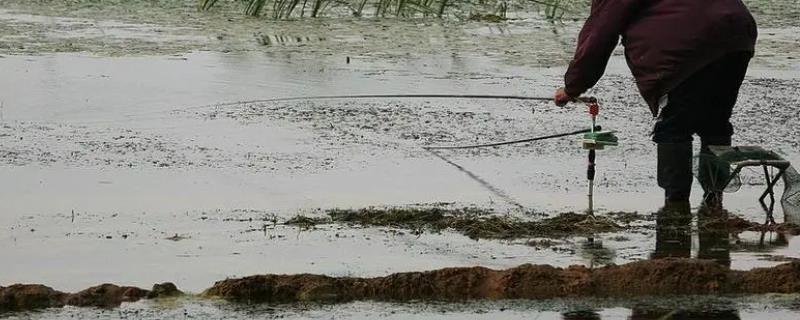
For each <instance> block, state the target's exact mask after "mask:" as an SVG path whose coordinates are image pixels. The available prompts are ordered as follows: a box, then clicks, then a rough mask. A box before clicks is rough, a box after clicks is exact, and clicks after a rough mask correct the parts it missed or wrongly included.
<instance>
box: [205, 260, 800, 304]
mask: <svg viewBox="0 0 800 320" xmlns="http://www.w3.org/2000/svg"><path fill="white" fill-rule="evenodd" d="M757 293H800V262H791V263H786V264H782V265H779V266H776V267H772V268H760V269H753V270H750V271H734V270H730V269H728V268H725V267H723V266H722V265H719V264H717V263H715V262H713V261H708V260H692V259H672V258H670V259H658V260H645V261H638V262H632V263H628V264H625V265H619V266H616V265H611V266H606V267H602V268H597V269H590V268H587V267H584V266H570V267H568V268H555V267H552V266H549V265H531V264H525V265H521V266H518V267H515V268H511V269H506V270H493V269H488V268H483V267H465V268H445V269H440V270H433V271H425V272H408V273H396V274H392V275H388V276H385V277H377V278H350V277H329V276H324V275H313V274H299V275H256V276H250V277H245V278H238V279H227V280H223V281H219V282H217V283H215V284H214V286H213V287H211V288H209V289H207V290H206V291H205V292H204V293H203V295H204V296H206V297H218V298H223V299H225V300H229V301H235V302H248V303H254V302H261V303H286V302H299V301H303V302H305V301H315V302H347V301H354V300H378V301H411V300H470V299H549V298H559V297H632V296H665V295H675V294H684V295H685V294H757Z"/></svg>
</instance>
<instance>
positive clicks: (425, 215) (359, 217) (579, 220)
mask: <svg viewBox="0 0 800 320" xmlns="http://www.w3.org/2000/svg"><path fill="white" fill-rule="evenodd" d="M327 223H345V224H352V225H360V226H372V227H391V228H401V229H407V230H412V232H413V233H415V234H421V233H423V232H425V231H430V232H441V231H443V230H448V229H449V230H453V231H456V232H459V233H462V234H464V235H466V236H468V237H470V238H472V239H519V238H533V237H560V236H578V235H590V234H593V233H599V232H613V231H619V230H622V229H623V227H622V226H621V225H620V224H618V223H617V222H616V221H615V220H612V219H609V218H606V217H589V216H587V215H586V214H582V213H574V212H568V213H562V214H560V215H558V216H555V217H550V218H545V219H541V220H535V221H534V220H523V219H520V218H517V217H513V216H509V215H497V214H494V213H492V212H490V211H485V210H480V209H476V208H463V209H443V208H388V209H377V208H366V209H358V210H342V209H335V210H330V211H328V216H327V217H306V216H296V217H294V218H292V219H290V220H288V221H287V222H286V224H287V225H295V226H298V227H300V228H303V229H308V228H311V227H313V226H315V225H319V224H327Z"/></svg>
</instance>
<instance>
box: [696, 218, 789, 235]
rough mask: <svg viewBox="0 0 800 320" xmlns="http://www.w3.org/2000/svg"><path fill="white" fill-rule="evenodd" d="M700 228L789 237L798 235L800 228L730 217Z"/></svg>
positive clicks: (713, 221) (707, 223)
mask: <svg viewBox="0 0 800 320" xmlns="http://www.w3.org/2000/svg"><path fill="white" fill-rule="evenodd" d="M702 227H704V228H706V229H722V228H727V229H728V230H729V231H730V232H734V233H735V232H742V231H757V232H779V233H787V234H791V235H798V234H800V226H798V225H796V224H793V223H774V224H765V223H758V222H754V221H749V220H745V219H743V218H741V217H737V216H731V217H729V218H728V219H727V221H715V220H711V221H709V222H706V223H705V224H704V225H703V226H702Z"/></svg>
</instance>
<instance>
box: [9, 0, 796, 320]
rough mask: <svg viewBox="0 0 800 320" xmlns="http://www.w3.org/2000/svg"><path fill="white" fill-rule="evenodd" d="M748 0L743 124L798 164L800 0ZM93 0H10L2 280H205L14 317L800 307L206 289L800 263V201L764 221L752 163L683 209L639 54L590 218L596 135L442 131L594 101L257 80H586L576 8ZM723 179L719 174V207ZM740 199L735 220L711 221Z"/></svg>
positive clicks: (555, 116) (490, 85) (461, 85)
mask: <svg viewBox="0 0 800 320" xmlns="http://www.w3.org/2000/svg"><path fill="white" fill-rule="evenodd" d="M746 2H747V4H748V5H749V6H750V7H751V9H752V10H753V12H754V14H755V15H756V18H757V20H758V21H759V25H760V37H759V43H758V48H757V50H758V51H757V54H756V57H755V59H754V60H753V63H752V64H751V68H750V70H749V71H748V76H747V78H746V80H745V83H744V85H743V87H742V89H741V93H740V99H739V103H738V105H737V108H736V109H735V113H734V116H733V122H734V126H735V128H736V130H737V131H736V134H735V136H734V144H736V145H761V146H764V147H766V148H769V149H771V150H774V151H775V152H777V153H779V154H780V155H781V156H782V157H784V158H785V159H787V160H789V161H791V162H793V163H794V164H795V165H797V164H799V163H800V141H798V140H797V133H798V131H797V126H796V124H797V123H800V97H798V95H797V93H798V92H800V60H799V59H800V56H797V54H798V51H797V48H798V47H799V46H800V36H799V34H800V33H798V32H797V31H798V30H800V23H798V22H797V21H796V16H797V15H798V14H800V5H798V3H797V2H795V1H788V0H787V1H779V0H772V1H757V0H750V1H746ZM67 3H69V1H39V2H33V3H30V2H29V1H16V0H4V1H0V71H1V72H2V76H0V181H2V182H0V212H1V213H2V214H0V230H2V231H0V244H1V245H0V257H2V259H0V261H4V262H6V263H4V265H3V267H2V270H1V271H0V287H7V286H10V285H11V284H15V283H40V284H44V285H47V286H50V287H52V288H53V289H55V290H60V291H65V292H77V291H80V290H83V289H86V288H89V287H91V286H95V285H98V284H101V283H116V284H119V285H130V286H136V287H141V288H150V287H151V286H152V285H153V284H154V283H162V282H172V283H175V284H176V285H177V286H178V288H179V289H181V290H183V291H185V292H187V293H189V295H187V296H183V297H179V298H160V299H155V300H142V301H138V302H131V303H123V304H122V306H120V307H118V308H114V309H93V308H88V309H87V308H79V307H74V306H67V307H61V308H51V309H44V310H39V311H31V312H14V313H2V314H0V317H4V318H6V317H7V318H11V319H30V318H37V319H38V318H47V319H49V318H56V319H66V318H97V319H139V318H145V319H147V318H152V319H158V318H219V319H222V318H226V319H227V318H242V319H244V318H259V317H260V318H324V319H330V318H356V319H358V318H364V319H371V318H388V319H393V318H397V319H433V318H436V319H441V318H454V319H455V318H458V319H461V318H465V317H466V318H498V317H500V318H504V319H506V318H508V319H516V318H539V319H672V318H675V319H795V318H797V317H798V316H800V295H798V294H797V292H796V291H795V293H794V294H766V295H751V294H748V293H747V292H744V293H735V294H730V295H729V294H725V295H713V296H708V295H706V296H703V297H697V298H691V297H687V296H674V297H657V298H656V297H637V298H636V299H617V300H615V299H610V298H609V299H606V298H603V297H585V298H580V299H578V298H575V299H572V298H553V297H549V298H548V299H545V300H536V301H528V300H510V301H488V300H482V299H479V300H477V301H457V302H435V301H431V302H421V301H412V302H402V303H401V302H394V301H389V302H377V301H369V300H367V301H352V302H346V303H342V304H330V303H320V302H305V303H300V304H298V303H291V304H288V305H287V304H257V305H250V304H245V305H242V304H237V303H228V302H223V301H221V300H218V299H208V298H205V297H201V296H199V294H200V293H201V292H202V291H203V290H205V289H207V288H209V287H211V286H212V285H213V284H214V283H215V282H216V281H220V280H224V279H228V278H242V277H247V276H251V275H258V274H273V275H280V274H292V275H293V274H302V273H310V274H317V275H325V276H330V277H354V278H364V277H367V278H369V277H384V276H388V275H391V274H395V273H402V272H415V271H427V270H435V269H441V268H451V267H473V266H481V267H487V268H492V269H498V270H499V269H510V268H515V267H518V266H520V265H524V264H534V265H545V264H546V265H551V266H554V267H561V268H566V267H568V266H571V265H580V266H585V267H590V268H597V267H602V266H606V265H609V264H618V265H623V264H627V263H632V262H637V261H645V260H649V259H651V258H662V257H675V258H700V259H711V260H715V261H717V262H718V263H721V264H722V265H725V266H730V268H731V269H733V270H735V271H737V272H738V271H742V272H744V271H747V270H751V269H753V268H769V267H775V266H778V265H781V264H785V263H790V262H795V263H796V262H797V261H800V237H797V234H798V231H797V230H796V229H793V228H791V226H790V224H789V223H798V222H797V220H794V219H797V218H796V217H797V215H796V214H794V213H792V212H783V210H782V208H778V210H776V219H777V220H778V222H779V223H784V225H785V226H787V228H777V229H776V228H773V229H770V230H760V229H758V228H757V227H756V226H755V225H754V223H760V222H763V221H764V219H765V214H764V212H763V210H762V209H761V207H760V206H759V204H758V202H757V200H756V198H757V197H758V195H760V193H761V192H762V191H763V188H764V184H763V181H762V180H761V179H763V177H761V176H760V175H759V172H758V171H749V172H745V174H744V176H743V178H744V179H745V180H744V181H743V182H744V183H743V186H742V188H741V190H740V191H739V192H737V193H732V194H728V195H726V199H725V204H726V209H727V211H728V212H729V213H728V214H727V215H725V216H723V217H719V216H713V217H712V216H709V215H707V214H706V213H705V212H704V211H703V210H702V208H693V209H692V211H693V213H694V214H693V215H692V216H691V217H679V218H676V219H659V217H660V216H658V215H657V214H656V212H657V211H658V210H659V209H660V207H661V206H662V204H663V203H662V196H661V190H660V189H659V188H658V187H657V186H656V183H655V152H654V151H655V145H654V144H653V143H652V142H650V140H649V132H650V130H651V128H652V121H651V120H650V119H651V117H650V114H649V111H648V110H647V109H646V108H645V107H644V103H643V101H642V100H641V98H640V97H639V96H638V93H637V92H636V90H635V85H634V82H633V79H632V77H631V76H630V74H629V72H628V71H627V68H626V66H625V62H624V58H623V57H622V56H621V52H618V53H617V54H615V56H614V57H613V58H612V62H611V66H610V68H609V71H608V72H607V73H606V76H605V77H604V78H603V80H602V81H601V82H600V84H599V85H598V86H597V87H596V88H595V89H593V90H592V92H590V94H591V95H593V96H596V97H598V99H600V102H601V106H602V109H601V110H602V111H601V114H600V120H599V121H600V125H602V126H603V127H604V128H609V129H615V130H618V131H619V132H618V136H619V137H620V146H619V147H615V148H609V149H608V150H603V151H600V152H598V179H597V183H598V185H597V188H596V197H595V200H596V203H595V206H596V207H597V208H598V210H597V212H598V217H597V219H596V220H592V221H591V222H585V221H584V220H583V219H579V220H574V219H573V220H570V219H571V218H572V217H576V216H577V217H579V218H580V215H581V213H582V212H583V210H585V209H586V181H585V166H586V164H585V161H586V160H585V157H586V155H585V151H584V150H582V149H581V148H580V146H579V144H578V142H577V140H576V139H575V138H574V137H567V138H562V139H553V140H544V141H537V142H533V143H528V144H519V145H512V146H505V147H496V148H485V149H472V150H440V151H436V152H435V153H432V152H431V151H427V150H425V149H423V147H424V146H431V145H464V144H472V143H483V142H498V141H504V140H514V139H523V138H529V137H534V136H541V135H547V134H553V133H561V132H569V131H574V130H579V129H583V128H586V127H587V126H588V125H589V123H588V117H587V116H586V114H585V112H584V110H582V108H583V107H578V106H575V107H576V108H572V109H569V108H567V109H563V108H558V107H555V106H553V105H552V104H551V103H549V102H547V101H541V102H537V101H514V100H503V99H454V98H371V99H321V100H296V101H261V102H259V101H256V100H262V99H269V98H280V97H304V96H321V95H351V94H352V95H359V94H431V93H435V94H495V95H525V96H534V97H548V96H550V94H551V93H552V90H553V88H555V87H558V86H560V84H561V83H562V81H563V80H562V78H563V72H564V65H565V64H566V63H567V62H568V60H569V59H570V54H571V51H572V50H573V43H574V37H575V36H576V33H577V30H578V28H579V27H580V22H579V21H573V20H572V19H571V18H570V19H566V20H565V21H563V22H559V23H555V24H553V23H549V22H546V21H544V20H543V19H541V18H540V17H539V16H538V15H537V14H535V13H531V12H521V13H516V14H510V15H511V17H512V20H509V21H506V22H501V23H488V22H475V21H469V22H462V21H458V20H457V19H446V20H444V21H440V20H436V19H356V18H321V19H300V20H291V21H272V20H269V19H266V18H249V17H244V16H243V15H242V14H241V13H240V12H239V11H237V9H236V8H235V7H226V6H222V7H220V8H219V9H218V10H214V11H211V12H205V13H204V12H198V11H197V10H196V9H195V8H194V7H192V6H190V5H188V2H182V1H163V2H162V4H160V5H154V4H151V2H148V1H131V2H130V3H128V4H119V3H117V2H113V1H111V2H109V3H114V4H115V5H111V4H109V3H106V4H91V2H85V3H84V2H80V1H79V3H78V4H75V3H72V4H67ZM191 3H194V2H191ZM575 15H576V18H581V17H582V16H580V13H575ZM237 101H241V102H237ZM778 189H779V190H782V189H783V185H782V184H779V186H778ZM701 193H702V191H701V190H700V187H699V185H695V189H694V192H693V197H694V198H693V203H694V204H695V205H697V204H699V202H700V201H699V200H700V199H699V197H700V195H701ZM779 195H780V193H779ZM354 212H355V213H359V212H360V214H365V213H366V214H367V216H364V215H353V213H354ZM342 213H348V214H349V215H342ZM387 213H392V215H387ZM576 213H577V214H576ZM337 214H339V215H337ZM367 218H368V219H367ZM548 219H550V220H548ZM559 219H563V220H559ZM548 221H550V222H553V221H555V222H556V223H554V224H548ZM715 221H724V222H725V223H723V224H722V226H723V227H713V228H712V227H709V226H710V225H715V224H713V222H715ZM741 221H747V223H739V222H741ZM581 223H582V224H581ZM751 223H752V224H751ZM576 224H578V225H579V226H582V228H573V227H574V226H576ZM565 226H567V228H564V227H565ZM715 226H717V225H715ZM543 230H544V231H547V232H544V231H543ZM554 230H555V231H557V232H553V231H554ZM751 293H757V292H751ZM484 298H485V297H484ZM0 300H2V299H0ZM379 300H380V299H379ZM0 302H2V301H0Z"/></svg>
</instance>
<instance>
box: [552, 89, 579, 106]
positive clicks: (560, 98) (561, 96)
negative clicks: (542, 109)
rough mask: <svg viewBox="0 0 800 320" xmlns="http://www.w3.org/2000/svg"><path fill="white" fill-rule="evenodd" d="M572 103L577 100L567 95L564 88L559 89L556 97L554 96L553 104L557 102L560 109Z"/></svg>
mask: <svg viewBox="0 0 800 320" xmlns="http://www.w3.org/2000/svg"><path fill="white" fill-rule="evenodd" d="M572 101H575V98H573V97H570V96H569V95H568V94H567V92H566V91H564V88H563V87H562V88H558V90H556V94H555V96H553V102H555V104H556V105H557V106H559V107H563V106H565V105H567V103H569V102H572Z"/></svg>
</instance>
